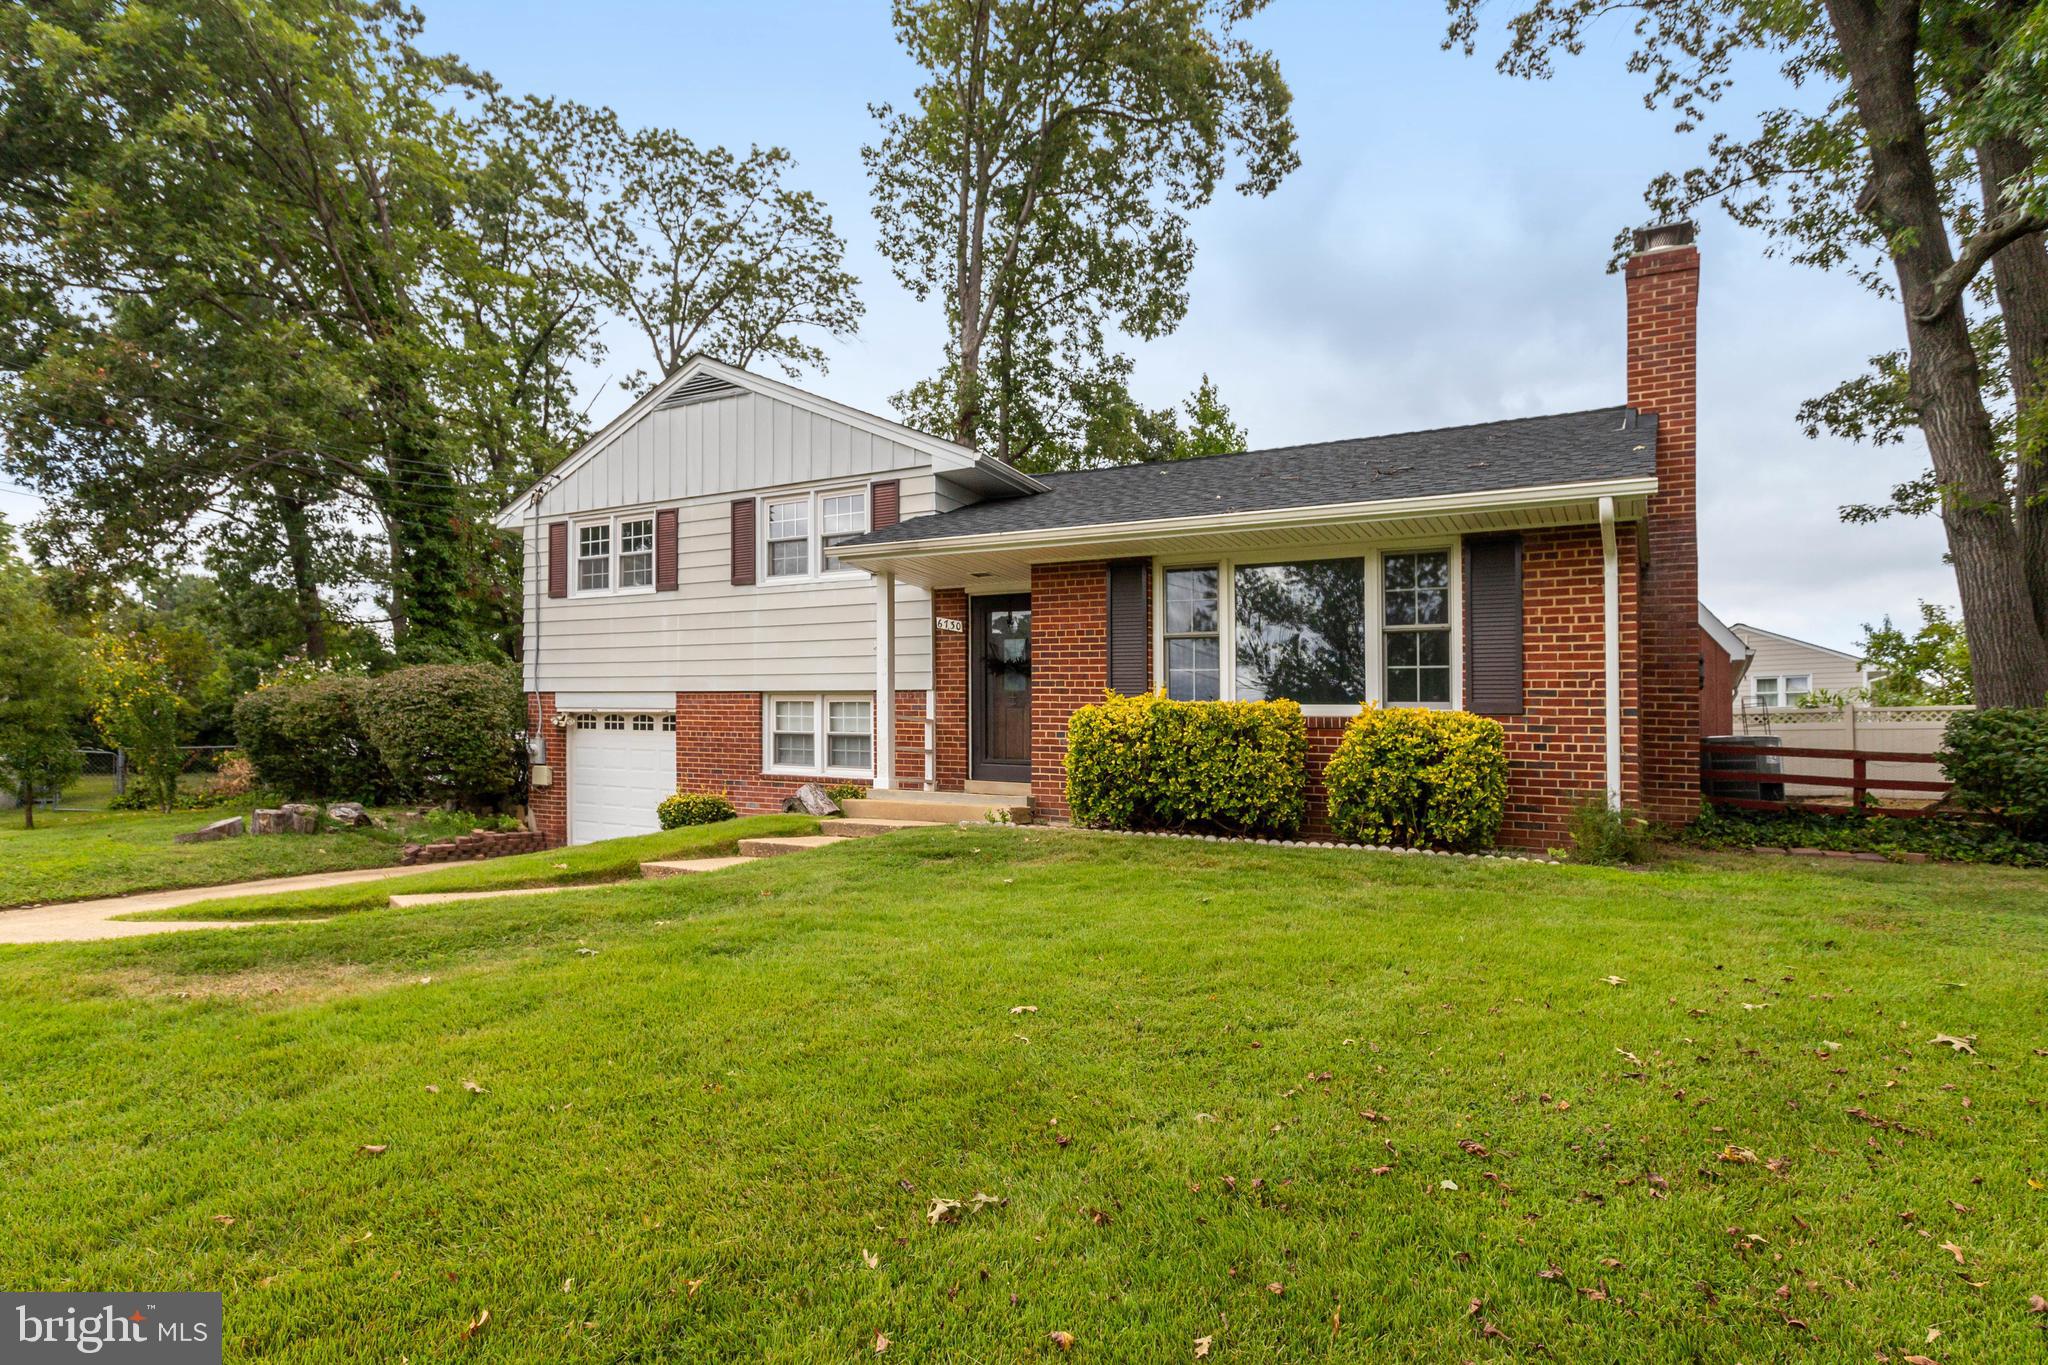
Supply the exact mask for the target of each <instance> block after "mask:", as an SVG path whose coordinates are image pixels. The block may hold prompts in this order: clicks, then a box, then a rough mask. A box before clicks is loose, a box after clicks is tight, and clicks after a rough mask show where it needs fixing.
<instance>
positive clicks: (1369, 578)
mask: <svg viewBox="0 0 2048 1365" xmlns="http://www.w3.org/2000/svg"><path fill="white" fill-rule="evenodd" d="M1432 550H1433V551H1437V552H1439V553H1442V554H1445V555H1448V556H1449V557H1450V562H1451V587H1450V593H1451V699H1450V700H1449V701H1447V702H1436V701H1425V702H1388V701H1387V700H1386V686H1387V680H1386V657H1387V651H1386V607H1385V602H1384V600H1383V599H1384V593H1385V585H1386V565H1385V564H1384V563H1382V560H1383V559H1384V558H1385V557H1386V556H1387V555H1390V554H1414V553H1417V552H1418V551H1421V552H1428V551H1432ZM1353 558H1357V559H1362V560H1364V561H1365V670H1366V678H1365V696H1364V698H1363V701H1365V702H1372V703H1375V704H1378V705H1386V706H1412V707H1417V708H1420V709H1423V710H1429V711H1456V710H1459V709H1462V708H1463V706H1464V705H1465V567H1464V565H1465V542H1464V537H1462V536H1451V537H1448V538H1446V537H1443V536H1430V537H1416V538H1404V539H1400V540H1388V541H1377V542H1375V543H1373V544H1372V545H1370V546H1367V547H1365V548H1363V549H1361V548H1360V547H1359V546H1358V545H1357V544H1355V543H1354V544H1349V545H1346V544H1334V545H1333V544H1320V545H1299V546H1288V547H1286V548H1284V549H1273V550H1267V551H1263V552H1261V553H1259V554H1250V555H1175V556H1172V557H1170V558H1169V557H1164V556H1161V557H1156V558H1154V559H1153V561H1152V601H1153V604H1154V607H1153V612H1152V685H1153V686H1154V687H1157V688H1160V689H1162V690H1163V689H1164V688H1165V687H1166V571H1167V570H1168V569H1204V568H1209V567H1212V566H1213V567H1214V568H1215V569H1216V570H1217V584H1216V591H1217V603H1216V613H1217V620H1216V628H1217V634H1218V636H1219V641H1218V646H1217V648H1218V653H1219V671H1218V677H1217V683H1218V687H1219V691H1220V692H1221V693H1222V700H1224V701H1235V700H1236V699H1237V570H1238V567H1239V566H1240V565H1242V566H1244V567H1246V568H1254V567H1257V566H1259V565H1262V564H1294V563H1299V562H1302V561H1305V560H1311V559H1353ZM1301 710H1302V714H1303V715H1309V716H1351V715H1356V714H1357V713H1358V706H1357V705H1353V704H1345V703H1337V702H1305V703H1303V705H1302V708H1301Z"/></svg>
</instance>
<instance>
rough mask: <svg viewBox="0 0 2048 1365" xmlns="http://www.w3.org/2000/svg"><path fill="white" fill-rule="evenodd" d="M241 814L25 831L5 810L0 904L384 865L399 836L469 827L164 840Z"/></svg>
mask: <svg viewBox="0 0 2048 1365" xmlns="http://www.w3.org/2000/svg"><path fill="white" fill-rule="evenodd" d="M248 813H249V807H248V806H230V807H222V808H220V809H217V810H205V811H179V812H177V813H175V814H171V815H154V814H134V813H128V812H102V811H54V812H51V811H38V812H36V827H35V828H34V829H23V828H22V827H21V814H20V812H18V811H15V812H10V813H8V815H7V816H6V817H5V824H4V825H0V908H4V907H7V906H16V905H31V904H36V903H39V902H44V901H76V900H92V899H94V898H96V897H100V896H124V895H127V894H129V893H130V892H135V891H164V890H169V889H171V888H174V887H185V886H214V885H218V884H220V883H223V882H238V881H252V880H254V879H256V878H259V877H291V876H297V875H299V874H301V873H306V872H335V871H339V870H341V869H343V868H354V867H382V866H387V865H389V864H392V863H395V862H397V861H398V847H399V845H400V844H401V843H402V842H404V840H405V839H406V838H407V837H419V838H425V837H446V836H448V835H451V834H457V833H461V832H462V831H464V830H466V829H468V828H469V826H470V825H471V824H473V823H474V821H471V820H467V819H464V818H461V817H455V816H442V815H440V814H438V813H437V814H436V815H435V816H434V817H433V818H432V819H431V820H430V821H429V822H427V824H425V825H424V826H422V827H421V828H420V829H418V830H407V831H399V830H341V829H336V830H329V831H327V832H325V833H321V834H307V835H298V834H294V835H266V836H264V837H263V838H260V839H259V838H255V837H253V836H248V835H245V836H243V837H242V838H239V839H222V840H219V841H218V842H215V843H210V844H174V843H172V842H171V836H172V835H173V834H176V833H179V832H181V831H183V830H188V829H199V828H201V827H203V826H206V825H210V824H212V823H213V822H214V821H216V820H224V819H226V818H227V817H228V816H230V815H244V816H246V815H247V814H248Z"/></svg>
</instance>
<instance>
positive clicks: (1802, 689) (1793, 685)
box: [1756, 673, 1813, 706]
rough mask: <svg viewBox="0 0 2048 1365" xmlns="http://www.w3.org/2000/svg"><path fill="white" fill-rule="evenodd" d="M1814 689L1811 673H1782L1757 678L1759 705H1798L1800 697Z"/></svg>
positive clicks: (1757, 700) (1757, 702)
mask: <svg viewBox="0 0 2048 1365" xmlns="http://www.w3.org/2000/svg"><path fill="white" fill-rule="evenodd" d="M1812 691H1813V675H1812V674H1811V673H1782V674H1779V675H1778V676H1776V677H1762V678H1758V679H1757V680H1756V704H1757V705H1758V706H1797V705H1799V699H1800V698H1801V697H1804V696H1807V695H1809V694H1810V693H1812Z"/></svg>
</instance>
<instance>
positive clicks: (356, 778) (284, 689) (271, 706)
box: [235, 677, 390, 801]
mask: <svg viewBox="0 0 2048 1365" xmlns="http://www.w3.org/2000/svg"><path fill="white" fill-rule="evenodd" d="M369 704H370V680H369V679H367V678H346V677H323V678H310V679H307V680H305V681H303V682H286V683H276V684H273V685H271V686H269V687H264V688H259V689H257V690H256V691H254V692H251V693H249V694H247V695H246V696H244V697H242V698H241V700H239V701H237V702H236V703H235V743H236V744H238V745H240V746H241V748H242V751H243V752H244V753H246V754H248V755H249V761H250V762H251V763H253V764H255V766H256V776H257V780H258V781H259V782H260V783H261V785H262V786H264V787H265V788H267V789H270V790H275V791H279V792H283V793H284V794H285V795H286V796H289V797H291V798H293V799H294V800H300V801H309V800H310V801H341V800H349V801H375V800H377V799H378V798H379V797H380V796H382V795H383V794H384V791H385V789H386V788H387V787H388V786H389V785H390V783H389V779H388V777H387V776H386V773H385V770H384V763H383V760H382V759H380V758H379V757H378V756H377V747H376V745H374V744H372V743H371V742H370V735H369V732H368V731H367V730H365V729H364V728H363V713H364V711H365V710H366V709H367V708H368V706H369Z"/></svg>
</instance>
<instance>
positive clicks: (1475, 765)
mask: <svg viewBox="0 0 2048 1365" xmlns="http://www.w3.org/2000/svg"><path fill="white" fill-rule="evenodd" d="M1323 786H1324V788H1325V790H1326V791H1328V793H1329V799H1330V825H1331V827H1332V828H1333V829H1335V830H1336V832H1337V834H1338V836H1339V837H1341V838H1344V839H1352V840H1356V841H1358V842H1361V843H1368V844H1401V845H1407V846H1415V845H1425V846H1428V845H1435V846H1441V847H1444V848H1455V849H1475V848H1485V847H1487V846H1489V845H1491V844H1492V843H1493V839H1494V836H1495V835H1496V834H1498V833H1499V832H1500V822H1501V817H1502V816H1503V815H1504V814H1505V813H1506V811H1507V793H1508V760H1507V732H1506V731H1505V730H1503V729H1502V728H1501V725H1500V722H1499V721H1494V720H1488V719H1486V718H1485V717H1483V716H1474V715H1471V714H1468V713H1467V712H1464V711H1428V710H1422V709H1419V708H1415V707H1405V706H1404V707H1380V706H1372V705H1367V706H1365V707H1363V708H1361V709H1360V710H1359V713H1358V715H1357V716H1356V717H1355V718H1354V719H1353V720H1352V722H1351V724H1350V725H1348V726H1346V727H1345V730H1344V738H1343V740H1342V741H1341V742H1339V744H1338V745H1337V752H1336V754H1335V756H1334V757H1332V758H1331V759H1330V764H1329V766H1328V767H1327V768H1325V769H1323Z"/></svg>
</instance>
